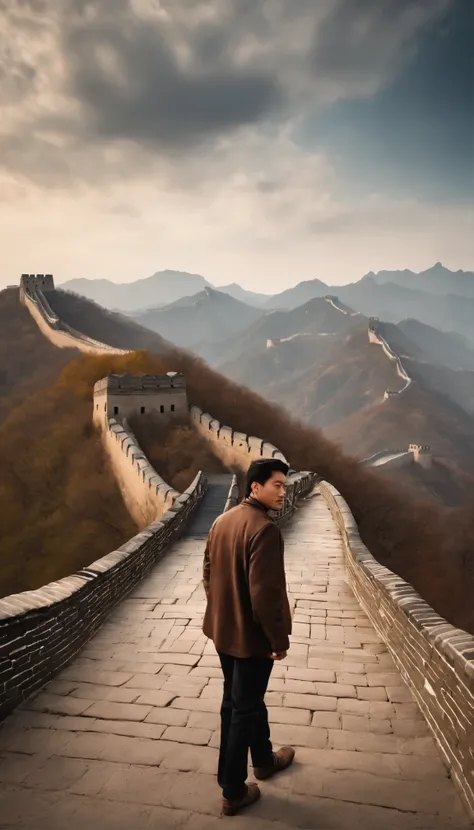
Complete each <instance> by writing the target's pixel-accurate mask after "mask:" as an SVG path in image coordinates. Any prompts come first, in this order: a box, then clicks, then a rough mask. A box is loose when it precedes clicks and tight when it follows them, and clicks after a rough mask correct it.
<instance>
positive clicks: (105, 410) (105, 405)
mask: <svg viewBox="0 0 474 830" xmlns="http://www.w3.org/2000/svg"><path fill="white" fill-rule="evenodd" d="M104 412H107V404H106V403H104Z"/></svg>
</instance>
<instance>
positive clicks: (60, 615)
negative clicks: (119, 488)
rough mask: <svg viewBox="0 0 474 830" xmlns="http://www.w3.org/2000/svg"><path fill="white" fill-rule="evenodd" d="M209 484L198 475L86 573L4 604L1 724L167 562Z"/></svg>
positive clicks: (0, 612) (0, 611)
mask: <svg viewBox="0 0 474 830" xmlns="http://www.w3.org/2000/svg"><path fill="white" fill-rule="evenodd" d="M205 486H206V482H205V479H204V477H203V474H202V473H199V474H198V475H197V476H196V478H195V480H194V481H193V483H192V484H191V486H190V487H188V489H187V490H185V492H184V493H182V494H181V495H180V496H178V497H177V498H176V500H175V502H174V504H173V506H172V507H171V508H170V509H169V510H167V512H166V513H164V515H163V516H162V517H161V519H160V520H159V521H156V522H153V523H152V524H150V525H149V526H148V527H147V528H146V529H145V530H143V531H141V532H140V533H138V534H137V535H136V536H134V538H133V539H130V541H129V542H126V543H125V544H124V545H122V546H121V547H120V548H118V549H117V550H115V551H112V552H111V553H109V554H107V555H106V556H103V557H102V558H101V559H98V560H97V561H96V562H92V564H91V565H89V566H88V567H86V568H83V569H82V570H80V571H78V572H77V573H75V574H72V575H71V576H68V577H65V578H64V579H59V580H57V582H51V583H50V584H49V585H45V586H44V587H42V588H39V589H38V590H37V591H24V592H23V593H21V594H14V595H12V596H9V597H5V598H4V599H0V720H1V719H2V718H3V717H4V716H5V715H6V714H8V712H10V711H11V710H12V709H14V708H15V707H16V706H17V705H18V704H19V703H21V701H22V700H26V698H27V697H29V695H30V694H31V693H32V692H34V691H35V690H36V689H39V688H41V686H43V685H44V684H45V683H46V681H47V680H49V679H50V678H51V677H52V676H53V675H54V674H56V672H58V671H60V669H61V668H63V667H64V666H65V665H66V664H67V663H69V661H70V660H71V659H72V658H73V657H74V655H76V654H77V652H78V651H80V649H81V648H82V646H83V645H84V644H85V643H87V641H88V640H90V638H91V637H92V636H93V635H94V634H95V632H96V631H97V630H98V629H99V628H100V626H101V625H102V623H103V621H104V620H105V618H106V617H107V616H108V614H109V613H110V611H111V610H112V608H114V606H115V605H117V604H118V603H119V602H120V600H122V599H123V598H124V597H125V596H126V595H127V594H128V593H129V591H130V590H131V589H132V588H133V587H134V586H135V585H136V584H137V583H138V582H140V580H141V579H142V578H143V577H144V576H145V574H146V573H148V571H149V570H150V569H151V568H152V567H153V565H154V564H155V563H156V562H157V561H158V560H159V559H161V557H162V556H163V554H164V552H165V550H166V548H167V547H168V546H169V544H170V543H171V542H172V541H174V540H175V539H177V538H178V537H179V536H180V535H181V533H182V531H183V529H184V528H185V527H186V525H187V523H188V521H189V519H190V517H191V515H192V513H193V512H194V510H195V509H196V507H197V505H198V504H199V501H200V499H201V497H202V495H203V493H204V490H205Z"/></svg>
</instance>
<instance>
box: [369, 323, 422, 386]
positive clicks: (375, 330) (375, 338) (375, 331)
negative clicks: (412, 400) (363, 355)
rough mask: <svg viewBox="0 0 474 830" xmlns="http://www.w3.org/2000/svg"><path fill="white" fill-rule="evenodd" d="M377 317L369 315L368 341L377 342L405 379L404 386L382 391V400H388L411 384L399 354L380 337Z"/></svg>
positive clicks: (400, 375) (399, 374)
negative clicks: (395, 389) (394, 389)
mask: <svg viewBox="0 0 474 830" xmlns="http://www.w3.org/2000/svg"><path fill="white" fill-rule="evenodd" d="M379 322H380V321H379V318H378V317H371V318H370V320H369V332H368V334H369V342H370V343H374V344H377V345H378V346H381V347H382V349H383V351H384V353H385V354H386V355H387V357H388V358H389V360H392V361H393V362H394V363H395V367H396V370H397V375H398V376H399V377H400V378H401V379H402V380H403V381H405V383H404V386H402V388H401V389H398V390H397V391H396V392H394V391H393V390H391V389H386V390H385V393H384V400H388V398H392V397H394V396H395V395H402V394H403V393H404V392H406V391H407V389H409V388H410V386H411V384H412V382H413V381H412V379H411V377H410V375H409V374H408V372H407V370H406V369H405V367H404V365H403V363H402V360H401V358H400V356H399V355H397V354H396V353H395V352H394V351H393V349H392V348H391V347H390V346H389V345H388V343H387V341H386V340H385V338H384V337H382V335H381V333H380V330H379Z"/></svg>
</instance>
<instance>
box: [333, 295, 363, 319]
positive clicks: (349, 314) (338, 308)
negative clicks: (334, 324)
mask: <svg viewBox="0 0 474 830" xmlns="http://www.w3.org/2000/svg"><path fill="white" fill-rule="evenodd" d="M324 299H325V300H326V302H327V303H329V305H332V307H333V308H335V309H336V311H340V312H341V314H345V315H346V316H347V317H359V316H360V311H353V310H352V309H351V308H349V307H348V306H346V305H344V303H341V301H340V299H339V297H335V296H334V295H333V294H326V296H325V298H324Z"/></svg>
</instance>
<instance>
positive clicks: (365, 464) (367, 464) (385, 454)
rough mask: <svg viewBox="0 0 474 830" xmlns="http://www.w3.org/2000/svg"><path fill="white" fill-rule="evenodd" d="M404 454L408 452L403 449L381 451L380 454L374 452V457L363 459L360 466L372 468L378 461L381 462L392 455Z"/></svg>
mask: <svg viewBox="0 0 474 830" xmlns="http://www.w3.org/2000/svg"><path fill="white" fill-rule="evenodd" d="M402 452H403V453H404V452H406V450H405V449H404V448H403V449H402V448H398V449H395V450H381V451H380V452H374V454H373V455H369V456H368V457H367V458H363V459H362V460H361V461H360V464H361V465H362V466H363V467H370V466H371V465H372V464H374V463H375V462H376V461H381V460H382V459H383V458H388V456H390V455H395V454H396V453H402Z"/></svg>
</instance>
